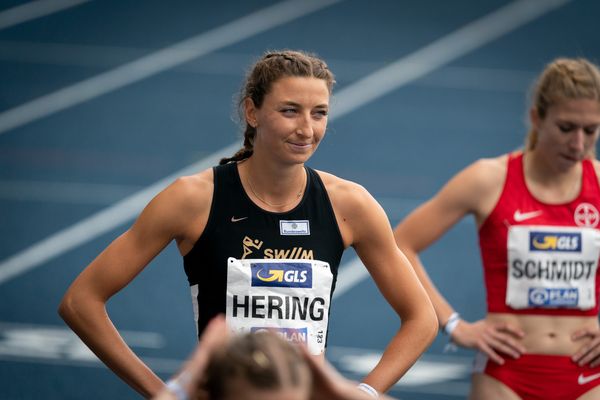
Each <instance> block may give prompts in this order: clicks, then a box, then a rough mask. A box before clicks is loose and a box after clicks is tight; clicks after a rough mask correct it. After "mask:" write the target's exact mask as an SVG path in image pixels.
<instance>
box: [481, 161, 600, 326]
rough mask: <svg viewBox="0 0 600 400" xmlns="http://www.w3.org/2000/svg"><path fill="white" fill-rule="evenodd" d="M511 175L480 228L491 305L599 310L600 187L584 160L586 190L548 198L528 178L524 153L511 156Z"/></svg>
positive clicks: (499, 309) (510, 309)
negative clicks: (555, 200) (558, 200)
mask: <svg viewBox="0 0 600 400" xmlns="http://www.w3.org/2000/svg"><path fill="white" fill-rule="evenodd" d="M508 157H509V158H508V167H507V173H506V181H505V183H504V188H503V189H502V194H501V195H500V198H499V200H498V203H497V204H496V206H495V208H494V209H493V211H492V212H491V214H490V215H489V216H488V217H487V219H486V220H485V221H484V223H483V225H482V226H481V227H480V228H479V246H480V248H481V256H482V260H483V268H484V278H485V285H486V289H487V305H488V312H495V313H512V314H537V315H540V314H541V315H559V316H560V315H570V316H595V315H598V309H599V305H598V297H599V293H600V284H599V279H600V274H596V270H597V266H598V255H599V254H600V231H599V230H598V228H599V226H598V225H599V222H600V215H599V213H598V210H599V209H600V187H599V185H598V178H597V177H596V173H595V171H594V166H593V163H592V162H591V161H590V160H584V161H583V163H582V165H583V173H582V185H581V191H580V193H579V196H577V198H576V199H574V200H573V201H570V202H568V203H566V204H546V203H543V202H541V201H539V200H537V199H535V198H534V197H533V195H532V194H531V193H530V192H529V190H528V189H527V186H526V184H525V176H524V173H523V154H522V153H515V154H510V155H509V156H508Z"/></svg>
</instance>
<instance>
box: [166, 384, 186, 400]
mask: <svg viewBox="0 0 600 400" xmlns="http://www.w3.org/2000/svg"><path fill="white" fill-rule="evenodd" d="M165 387H166V388H167V390H168V391H169V392H171V393H172V394H173V395H174V396H175V398H176V399H177V400H189V398H190V396H189V395H188V394H187V391H186V390H185V389H184V388H183V386H182V385H181V383H180V382H179V381H178V380H177V379H171V380H169V381H167V383H166V384H165Z"/></svg>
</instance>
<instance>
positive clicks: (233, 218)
mask: <svg viewBox="0 0 600 400" xmlns="http://www.w3.org/2000/svg"><path fill="white" fill-rule="evenodd" d="M245 219H248V217H240V218H236V217H231V222H239V221H243V220H245Z"/></svg>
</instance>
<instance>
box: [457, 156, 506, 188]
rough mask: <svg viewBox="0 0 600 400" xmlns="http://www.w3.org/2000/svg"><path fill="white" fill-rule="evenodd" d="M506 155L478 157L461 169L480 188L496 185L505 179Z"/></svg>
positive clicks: (502, 182)
mask: <svg viewBox="0 0 600 400" xmlns="http://www.w3.org/2000/svg"><path fill="white" fill-rule="evenodd" d="M507 163H508V155H507V154H504V155H501V156H499V157H494V158H480V159H479V160H477V161H475V162H474V163H472V164H471V165H469V166H468V167H467V168H465V169H464V170H463V173H464V175H465V176H466V178H468V179H469V180H472V181H473V184H474V185H476V186H481V187H482V188H489V187H498V186H501V185H503V184H504V180H505V179H506V167H507Z"/></svg>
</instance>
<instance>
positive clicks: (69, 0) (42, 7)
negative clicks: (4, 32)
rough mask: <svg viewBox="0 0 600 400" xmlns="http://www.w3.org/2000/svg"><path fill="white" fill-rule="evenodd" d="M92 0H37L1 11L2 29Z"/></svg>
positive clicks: (0, 22) (0, 21)
mask: <svg viewBox="0 0 600 400" xmlns="http://www.w3.org/2000/svg"><path fill="white" fill-rule="evenodd" d="M88 1H90V0H37V1H32V2H30V3H25V4H22V5H20V6H16V7H13V8H9V9H7V10H4V11H2V12H0V30H1V29H6V28H9V27H11V26H15V25H17V24H20V23H23V22H27V21H31V20H33V19H35V18H40V17H45V16H46V15H50V14H53V13H55V12H58V11H62V10H64V9H67V8H71V7H75V6H78V5H79V4H82V3H87V2H88Z"/></svg>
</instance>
